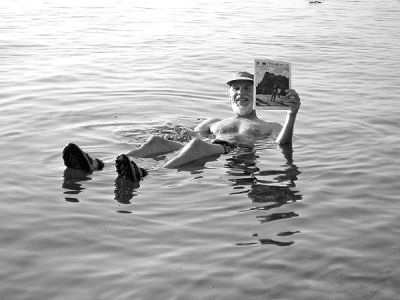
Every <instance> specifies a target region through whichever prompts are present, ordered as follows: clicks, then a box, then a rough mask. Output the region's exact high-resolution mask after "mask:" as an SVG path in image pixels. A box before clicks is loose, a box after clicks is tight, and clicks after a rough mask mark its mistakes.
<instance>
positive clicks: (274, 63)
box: [254, 59, 291, 110]
mask: <svg viewBox="0 0 400 300" xmlns="http://www.w3.org/2000/svg"><path fill="white" fill-rule="evenodd" d="M290 81H291V68H290V63H288V62H285V61H278V60H272V59H255V60H254V99H255V101H254V109H256V110H288V109H289V107H288V106H287V105H284V104H283V103H282V100H281V99H280V98H281V96H284V95H285V94H286V93H285V90H286V89H289V88H291V83H290Z"/></svg>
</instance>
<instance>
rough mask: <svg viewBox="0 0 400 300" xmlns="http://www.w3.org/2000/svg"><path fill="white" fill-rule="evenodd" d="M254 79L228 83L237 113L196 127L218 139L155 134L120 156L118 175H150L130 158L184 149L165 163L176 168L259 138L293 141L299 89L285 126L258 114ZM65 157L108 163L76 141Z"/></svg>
mask: <svg viewBox="0 0 400 300" xmlns="http://www.w3.org/2000/svg"><path fill="white" fill-rule="evenodd" d="M253 80H254V76H253V75H252V74H250V73H248V72H238V73H236V74H235V75H234V76H233V78H232V79H231V80H229V81H228V82H227V84H228V85H229V101H230V103H231V106H232V110H233V112H234V114H235V116H233V117H231V118H227V119H222V120H221V119H217V118H211V119H208V120H205V121H204V122H202V123H201V124H199V125H198V126H196V128H195V129H194V131H195V132H196V133H198V134H200V135H201V134H213V135H214V136H215V139H214V141H213V142H212V143H208V142H206V141H203V140H202V139H200V138H199V137H195V138H193V139H192V140H191V141H190V142H189V143H187V144H186V145H184V144H182V143H180V142H176V141H171V140H167V139H164V138H162V137H159V136H151V137H150V138H149V139H148V140H147V142H146V143H144V144H143V145H142V146H140V147H139V148H137V149H134V150H132V151H130V152H128V153H126V154H121V155H119V156H118V157H117V159H116V162H115V165H116V169H117V172H118V174H119V175H120V176H122V177H124V178H126V179H129V180H131V181H134V182H135V181H139V180H140V179H141V178H143V177H144V176H146V175H147V171H146V170H144V169H142V168H140V167H138V166H137V165H136V164H135V162H133V161H132V160H130V158H129V157H151V156H154V155H157V154H162V153H169V152H173V151H177V150H180V152H179V153H178V154H177V156H175V157H174V158H172V159H171V160H169V161H167V162H166V163H165V165H164V167H166V168H176V167H179V166H182V165H185V164H187V163H190V162H193V161H195V160H198V159H201V158H204V157H208V156H213V155H219V154H226V153H229V152H230V151H232V150H233V149H235V148H237V147H240V146H245V147H254V143H255V141H256V140H257V139H261V138H266V137H269V136H271V137H275V136H276V137H277V138H276V142H277V143H278V144H279V145H285V144H290V143H292V138H293V129H294V123H295V121H296V115H297V112H298V110H299V108H300V98H299V96H298V94H297V93H296V91H295V90H293V89H288V90H286V95H285V96H282V97H281V100H282V102H283V104H285V105H287V106H288V107H289V108H290V110H289V111H288V113H287V116H286V121H285V123H284V125H283V126H281V125H280V124H278V123H272V122H265V121H263V120H260V119H259V118H258V117H257V115H256V111H255V110H254V109H253V98H254V95H253ZM63 159H64V164H65V165H66V166H67V167H68V168H72V169H78V170H83V171H86V172H89V173H90V172H93V171H96V170H101V169H102V168H103V167H104V163H103V162H102V161H101V160H100V159H98V158H95V159H92V158H91V157H90V156H89V154H87V153H85V152H84V151H82V150H81V149H80V148H79V147H78V146H77V145H75V144H72V143H70V144H68V145H67V146H66V147H65V148H64V151H63Z"/></svg>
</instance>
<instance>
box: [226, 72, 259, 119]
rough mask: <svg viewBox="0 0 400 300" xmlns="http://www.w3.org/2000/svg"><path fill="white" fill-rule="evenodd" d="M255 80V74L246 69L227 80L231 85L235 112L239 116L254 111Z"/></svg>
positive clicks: (231, 100)
mask: <svg viewBox="0 0 400 300" xmlns="http://www.w3.org/2000/svg"><path fill="white" fill-rule="evenodd" d="M253 82H254V76H253V74H250V73H248V72H245V71H244V72H238V73H236V74H235V75H234V76H233V77H232V79H231V80H229V81H228V82H227V84H228V85H229V101H230V102H231V105H232V110H233V112H234V113H235V114H236V115H238V116H244V115H248V114H250V113H251V112H253Z"/></svg>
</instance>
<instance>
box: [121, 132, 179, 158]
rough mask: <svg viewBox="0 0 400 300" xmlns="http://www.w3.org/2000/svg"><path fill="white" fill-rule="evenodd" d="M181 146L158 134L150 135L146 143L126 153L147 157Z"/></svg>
mask: <svg viewBox="0 0 400 300" xmlns="http://www.w3.org/2000/svg"><path fill="white" fill-rule="evenodd" d="M182 147H183V144H181V143H178V142H175V141H170V140H166V139H164V138H162V137H159V136H151V137H150V138H149V139H148V140H147V142H146V143H144V144H143V145H142V146H140V147H139V148H137V149H134V150H132V151H129V152H128V153H126V155H128V156H133V157H149V156H153V155H157V154H162V153H168V152H173V151H176V150H179V149H181V148H182Z"/></svg>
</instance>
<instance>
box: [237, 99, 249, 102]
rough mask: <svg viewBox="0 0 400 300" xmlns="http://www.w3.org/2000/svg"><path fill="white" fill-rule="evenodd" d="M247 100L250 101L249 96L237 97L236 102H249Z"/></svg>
mask: <svg viewBox="0 0 400 300" xmlns="http://www.w3.org/2000/svg"><path fill="white" fill-rule="evenodd" d="M247 101H250V99H249V98H239V99H236V103H238V102H247Z"/></svg>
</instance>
